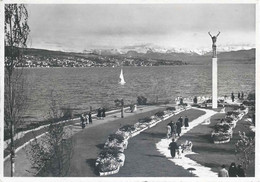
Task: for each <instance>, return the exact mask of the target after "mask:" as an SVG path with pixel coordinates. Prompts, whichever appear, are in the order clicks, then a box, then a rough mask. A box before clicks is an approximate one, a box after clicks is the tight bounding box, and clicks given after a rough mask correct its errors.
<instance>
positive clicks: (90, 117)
mask: <svg viewBox="0 0 260 182" xmlns="http://www.w3.org/2000/svg"><path fill="white" fill-rule="evenodd" d="M88 120H89V124H92V116H91V111H89V113H88Z"/></svg>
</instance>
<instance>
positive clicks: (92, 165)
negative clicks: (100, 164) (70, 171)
mask: <svg viewBox="0 0 260 182" xmlns="http://www.w3.org/2000/svg"><path fill="white" fill-rule="evenodd" d="M86 163H87V164H88V165H89V166H90V169H91V170H92V171H93V173H94V174H95V175H96V176H99V174H98V171H97V170H96V166H95V163H96V159H86Z"/></svg>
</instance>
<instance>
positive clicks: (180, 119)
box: [178, 116, 183, 127]
mask: <svg viewBox="0 0 260 182" xmlns="http://www.w3.org/2000/svg"><path fill="white" fill-rule="evenodd" d="M178 121H179V122H180V123H181V127H182V126H183V119H182V117H181V116H180V118H179V119H178Z"/></svg>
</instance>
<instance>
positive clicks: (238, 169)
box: [218, 162, 246, 177]
mask: <svg viewBox="0 0 260 182" xmlns="http://www.w3.org/2000/svg"><path fill="white" fill-rule="evenodd" d="M218 177H246V174H245V171H244V169H243V168H242V166H241V165H240V164H239V165H238V166H236V164H235V163H234V162H232V163H231V164H230V166H229V169H228V170H226V166H225V165H224V164H223V165H222V166H221V169H220V171H219V172H218Z"/></svg>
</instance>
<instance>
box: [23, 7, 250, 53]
mask: <svg viewBox="0 0 260 182" xmlns="http://www.w3.org/2000/svg"><path fill="white" fill-rule="evenodd" d="M27 8H28V11H29V20H28V21H29V26H30V30H31V32H30V42H29V44H28V47H34V48H43V49H51V50H63V51H79V52H80V51H82V50H84V49H110V48H122V47H125V46H134V45H141V44H153V45H157V46H161V47H164V48H174V47H178V48H187V49H200V48H206V47H211V43H212V41H211V38H210V37H209V35H208V31H211V32H212V34H213V35H214V34H217V33H218V31H220V32H221V34H220V36H219V37H218V40H217V44H219V45H222V46H225V45H251V46H254V45H255V5H254V4H128V5H127V4H99V5H98V4H74V5H71V4H70V5H68V4H67V5H64V4H63V5H61V4H56V5H51V4H49V5H48V4H29V5H27Z"/></svg>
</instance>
